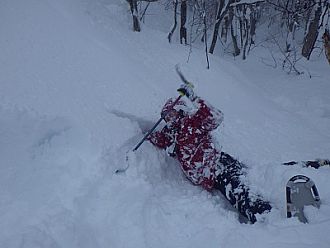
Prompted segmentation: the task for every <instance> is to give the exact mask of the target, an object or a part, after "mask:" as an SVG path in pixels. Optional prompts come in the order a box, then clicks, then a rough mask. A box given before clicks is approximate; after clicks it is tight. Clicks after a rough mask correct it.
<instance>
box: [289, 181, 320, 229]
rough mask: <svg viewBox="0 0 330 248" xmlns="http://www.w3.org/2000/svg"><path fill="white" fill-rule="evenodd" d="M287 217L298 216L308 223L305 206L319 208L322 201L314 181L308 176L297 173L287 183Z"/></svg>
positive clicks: (300, 219)
mask: <svg viewBox="0 0 330 248" xmlns="http://www.w3.org/2000/svg"><path fill="white" fill-rule="evenodd" d="M286 204H287V217H288V218H291V217H292V216H295V217H298V219H299V221H301V222H303V223H308V220H307V218H306V217H305V215H304V207H305V206H314V207H317V208H319V207H320V204H321V201H320V196H319V193H318V191H317V188H316V186H315V184H314V182H313V181H312V180H311V179H310V178H309V177H307V176H304V175H296V176H294V177H292V178H290V180H289V181H288V183H287V185H286Z"/></svg>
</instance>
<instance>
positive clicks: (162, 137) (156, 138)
mask: <svg viewBox="0 0 330 248" xmlns="http://www.w3.org/2000/svg"><path fill="white" fill-rule="evenodd" d="M169 131H170V130H169V129H168V128H167V127H164V128H163V129H162V130H160V131H156V132H154V133H151V134H150V135H149V137H148V138H147V139H148V140H149V141H150V142H151V143H152V144H153V145H155V146H157V147H158V148H161V149H166V148H167V147H169V146H171V145H172V143H173V142H174V141H173V139H172V137H171V136H170V132H169Z"/></svg>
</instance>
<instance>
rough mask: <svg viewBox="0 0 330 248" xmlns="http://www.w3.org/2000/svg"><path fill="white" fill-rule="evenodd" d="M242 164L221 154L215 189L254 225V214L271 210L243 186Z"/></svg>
mask: <svg viewBox="0 0 330 248" xmlns="http://www.w3.org/2000/svg"><path fill="white" fill-rule="evenodd" d="M244 167H245V165H244V164H242V163H241V162H239V161H238V160H236V159H234V158H233V157H232V156H230V155H229V154H227V153H224V152H221V156H220V159H219V168H220V169H219V172H220V174H219V175H218V176H217V180H216V184H215V188H216V189H218V190H220V191H221V193H222V194H223V195H224V196H225V197H226V198H227V199H228V201H229V202H230V203H231V204H232V205H233V206H234V207H235V208H236V209H237V210H238V211H239V212H240V213H241V214H242V215H243V216H245V217H246V218H248V220H249V221H250V222H251V223H255V222H256V221H257V220H256V217H255V214H257V213H259V214H261V213H263V212H265V211H269V210H271V206H270V204H269V203H268V202H266V201H264V200H262V198H261V197H260V196H258V195H253V194H252V193H251V192H250V190H249V188H248V187H247V186H246V185H244V184H243V183H242V182H241V180H240V177H241V176H242V175H244V173H243V168H244Z"/></svg>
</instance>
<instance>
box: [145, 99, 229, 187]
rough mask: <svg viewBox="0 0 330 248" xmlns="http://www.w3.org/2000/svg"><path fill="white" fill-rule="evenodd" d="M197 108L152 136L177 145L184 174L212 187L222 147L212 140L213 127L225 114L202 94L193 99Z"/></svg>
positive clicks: (159, 143)
mask: <svg viewBox="0 0 330 248" xmlns="http://www.w3.org/2000/svg"><path fill="white" fill-rule="evenodd" d="M193 105H194V106H195V108H196V110H195V111H193V112H192V113H185V115H184V117H182V118H180V119H178V120H177V123H176V125H175V127H172V128H169V127H168V126H165V127H164V128H163V129H162V130H160V131H157V132H154V133H152V134H151V135H150V137H149V138H148V139H149V140H150V142H151V143H152V144H154V145H155V146H157V147H159V148H162V149H171V148H174V149H173V152H174V154H175V156H176V158H177V159H178V160H179V162H180V164H181V168H182V170H183V172H184V174H185V175H186V176H187V178H188V179H190V181H191V182H192V183H193V184H195V185H201V186H202V187H203V188H205V189H207V190H211V189H212V188H213V186H214V182H215V179H216V176H217V175H216V170H217V165H216V164H217V161H218V158H219V154H220V151H218V150H217V149H216V147H215V145H214V143H213V142H212V137H211V131H212V130H214V129H216V128H217V127H218V126H219V125H220V124H221V123H222V121H223V114H222V112H221V111H220V110H217V109H215V108H214V107H212V106H211V105H209V104H208V103H207V102H205V101H204V100H202V99H201V98H196V100H195V101H194V102H193Z"/></svg>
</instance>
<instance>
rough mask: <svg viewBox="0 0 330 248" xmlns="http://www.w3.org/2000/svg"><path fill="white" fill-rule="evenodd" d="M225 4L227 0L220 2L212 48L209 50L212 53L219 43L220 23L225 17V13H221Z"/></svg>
mask: <svg viewBox="0 0 330 248" xmlns="http://www.w3.org/2000/svg"><path fill="white" fill-rule="evenodd" d="M224 6H225V0H220V1H219V3H218V12H217V19H216V21H215V25H214V31H213V37H212V43H211V46H210V50H209V53H211V54H213V52H214V48H215V45H216V43H217V39H218V34H219V28H220V24H221V21H222V18H223V17H224V15H222V14H221V13H222V9H223V7H224Z"/></svg>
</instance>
